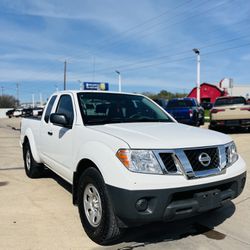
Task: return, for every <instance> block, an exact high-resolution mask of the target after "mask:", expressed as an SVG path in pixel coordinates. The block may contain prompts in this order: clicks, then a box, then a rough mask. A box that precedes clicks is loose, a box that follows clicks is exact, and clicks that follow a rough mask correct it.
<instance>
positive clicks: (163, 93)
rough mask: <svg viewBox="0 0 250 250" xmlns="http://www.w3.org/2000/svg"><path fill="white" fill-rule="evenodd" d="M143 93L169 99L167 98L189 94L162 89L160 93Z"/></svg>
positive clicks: (153, 97)
mask: <svg viewBox="0 0 250 250" xmlns="http://www.w3.org/2000/svg"><path fill="white" fill-rule="evenodd" d="M143 95H146V96H148V97H149V98H151V99H167V100H170V99H173V98H180V97H186V96H187V94H185V93H172V92H169V91H167V90H161V91H160V92H159V93H158V94H154V93H150V92H144V93H143Z"/></svg>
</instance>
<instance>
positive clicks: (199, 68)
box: [193, 49, 201, 103]
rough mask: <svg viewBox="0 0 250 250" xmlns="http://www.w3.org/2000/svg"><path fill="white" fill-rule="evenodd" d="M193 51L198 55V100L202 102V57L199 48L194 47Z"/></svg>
mask: <svg viewBox="0 0 250 250" xmlns="http://www.w3.org/2000/svg"><path fill="white" fill-rule="evenodd" d="M193 52H194V53H195V54H196V55H197V101H198V103H200V101H201V100H200V99H201V98H200V75H201V66H200V65H201V57H200V51H199V50H198V49H193Z"/></svg>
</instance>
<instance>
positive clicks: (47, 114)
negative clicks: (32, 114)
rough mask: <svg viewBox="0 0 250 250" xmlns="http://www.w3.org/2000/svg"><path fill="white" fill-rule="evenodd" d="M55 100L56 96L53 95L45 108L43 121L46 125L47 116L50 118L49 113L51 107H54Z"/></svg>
mask: <svg viewBox="0 0 250 250" xmlns="http://www.w3.org/2000/svg"><path fill="white" fill-rule="evenodd" d="M55 100H56V95H54V96H52V97H51V99H50V101H49V104H48V106H47V109H46V113H45V115H44V121H45V122H46V123H48V122H49V116H50V113H51V110H52V107H53V105H54V102H55Z"/></svg>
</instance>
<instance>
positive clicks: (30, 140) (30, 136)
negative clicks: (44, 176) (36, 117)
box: [22, 129, 42, 163]
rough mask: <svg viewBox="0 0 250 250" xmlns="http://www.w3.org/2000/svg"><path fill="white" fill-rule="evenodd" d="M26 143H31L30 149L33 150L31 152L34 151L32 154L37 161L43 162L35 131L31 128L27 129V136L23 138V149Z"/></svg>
mask: <svg viewBox="0 0 250 250" xmlns="http://www.w3.org/2000/svg"><path fill="white" fill-rule="evenodd" d="M26 143H29V145H30V150H31V153H32V156H33V158H34V160H35V161H36V162H37V163H41V162H42V161H41V158H40V156H39V154H38V150H37V147H36V143H35V138H34V136H33V133H32V131H31V130H30V129H27V131H26V133H25V136H24V139H23V144H22V146H23V149H24V145H25V144H26Z"/></svg>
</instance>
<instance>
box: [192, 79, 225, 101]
mask: <svg viewBox="0 0 250 250" xmlns="http://www.w3.org/2000/svg"><path fill="white" fill-rule="evenodd" d="M226 95H228V93H227V91H226V90H224V89H222V88H219V87H217V86H216V85H213V84H210V83H202V84H201V85H200V100H201V101H200V102H201V103H202V102H211V103H214V102H215V100H216V98H217V97H220V96H226ZM188 97H192V98H197V87H195V88H193V89H192V90H191V92H190V93H189V94H188Z"/></svg>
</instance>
